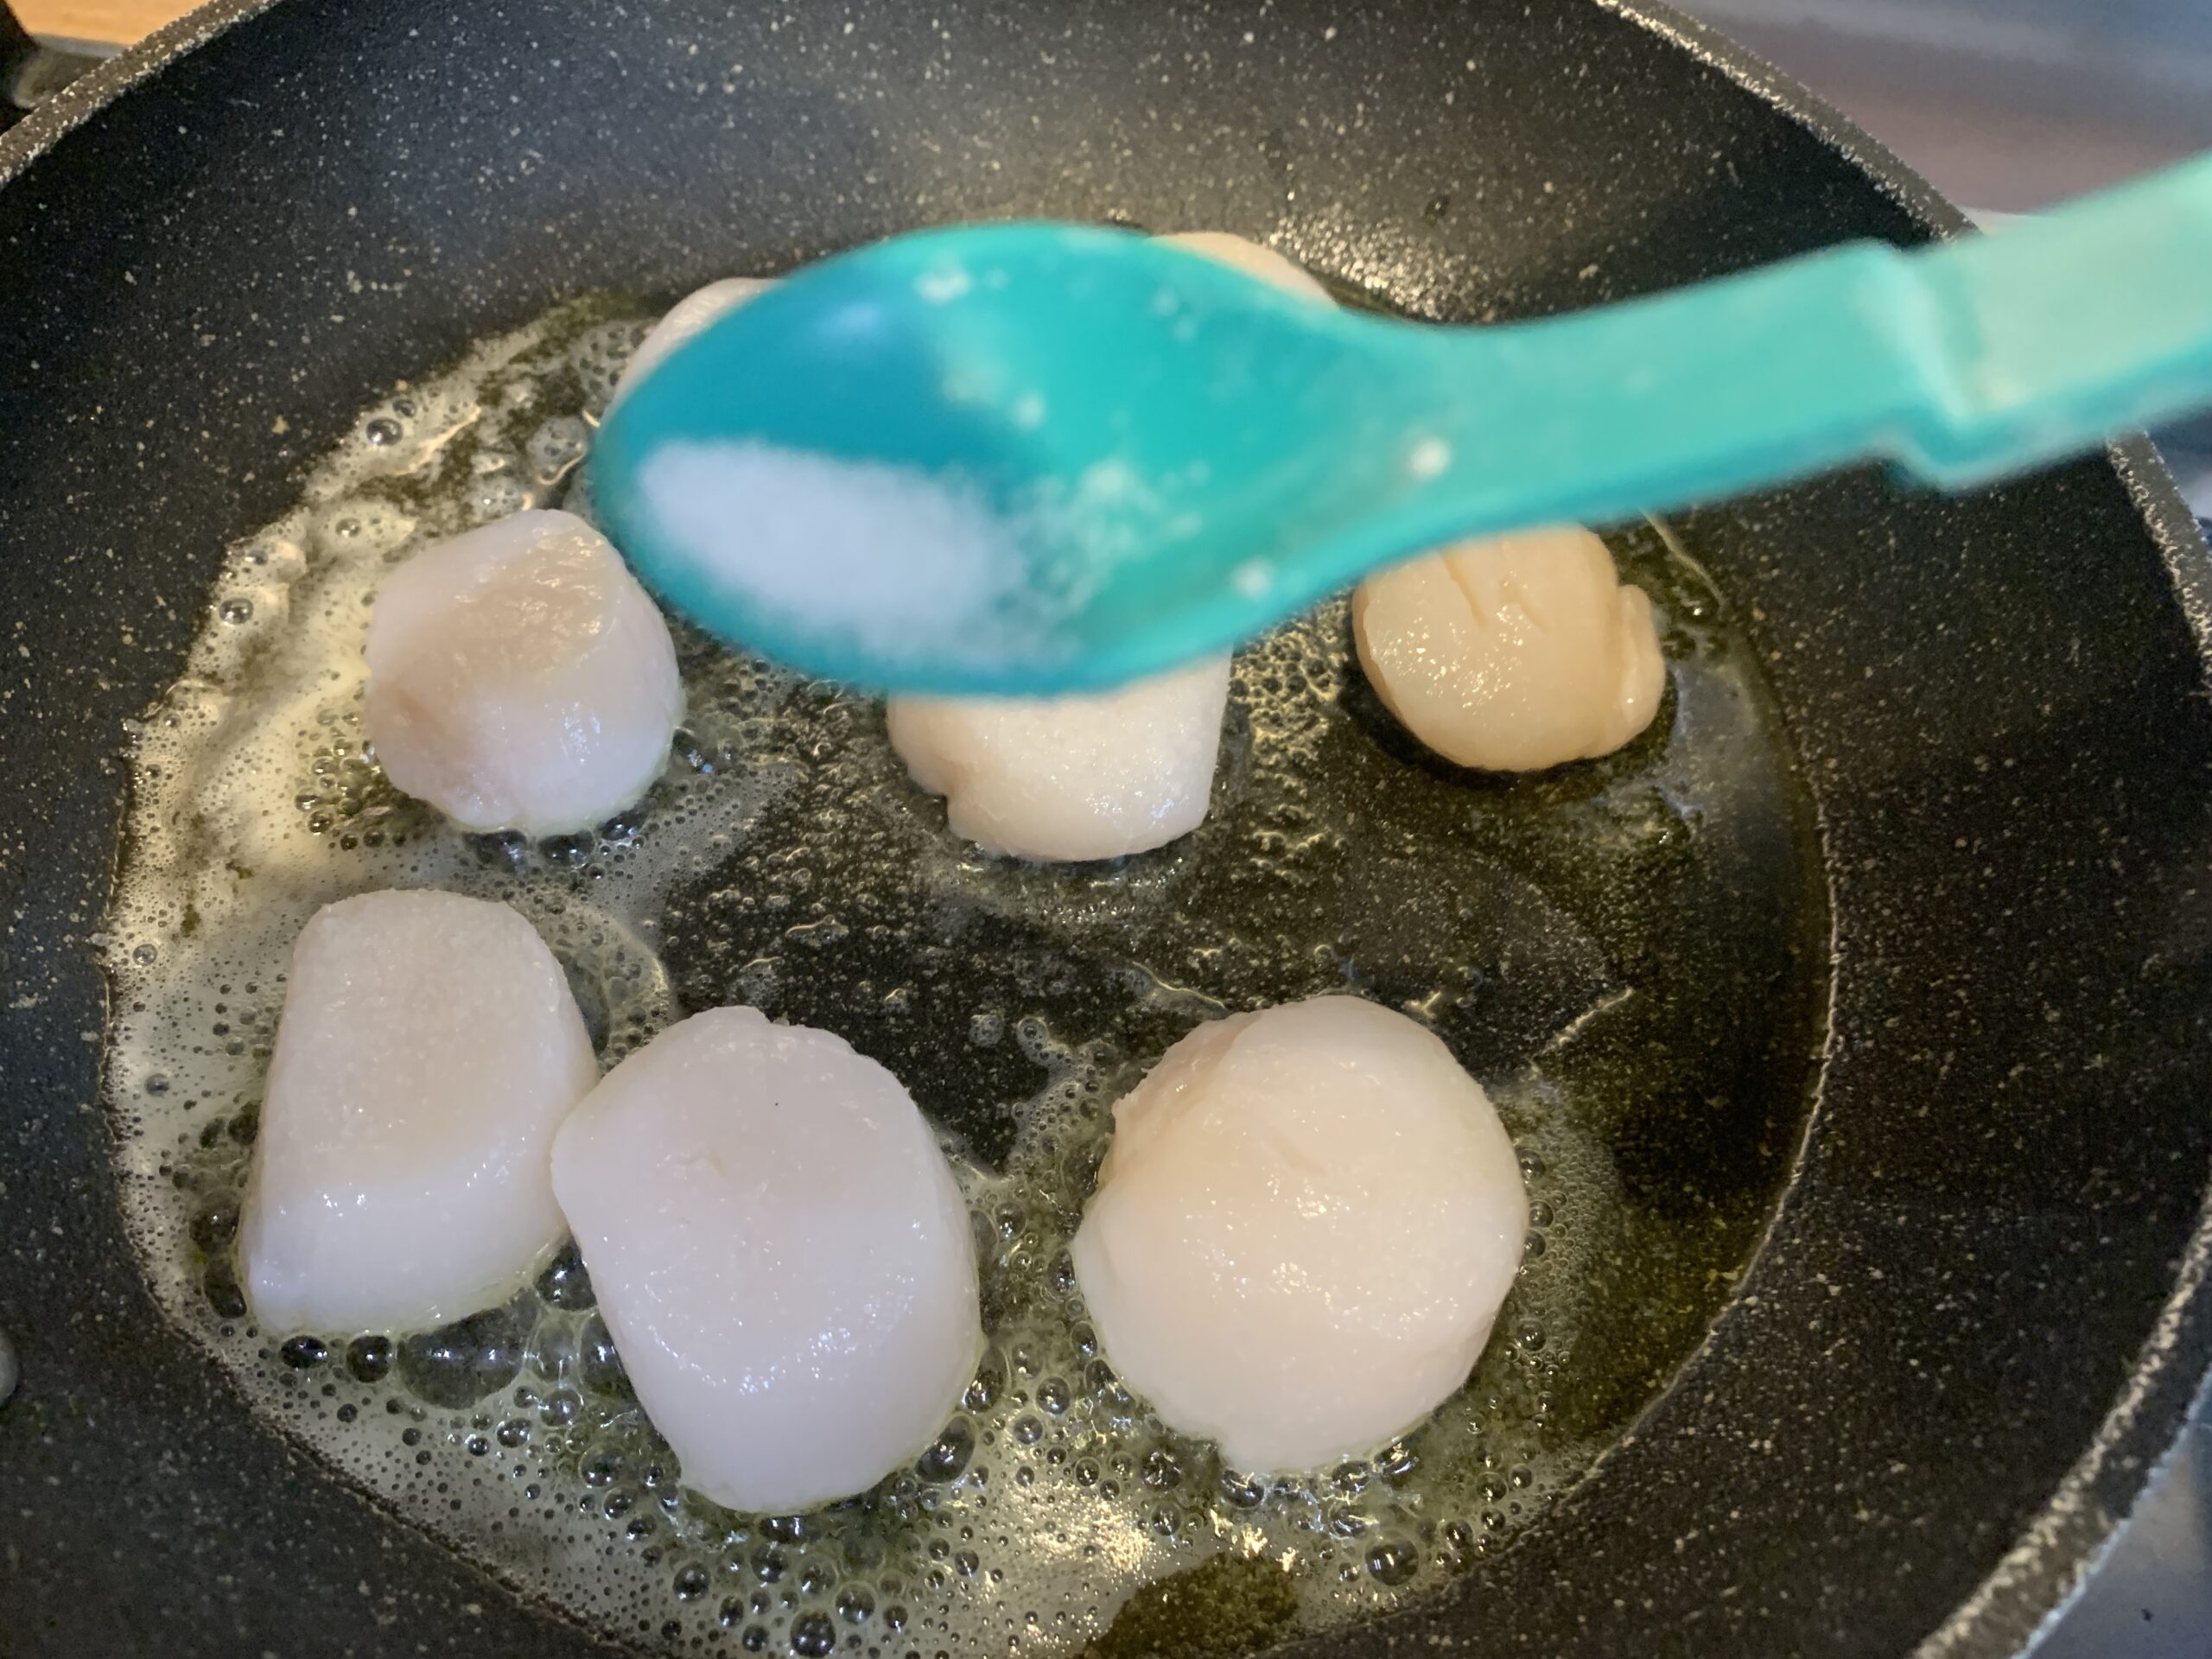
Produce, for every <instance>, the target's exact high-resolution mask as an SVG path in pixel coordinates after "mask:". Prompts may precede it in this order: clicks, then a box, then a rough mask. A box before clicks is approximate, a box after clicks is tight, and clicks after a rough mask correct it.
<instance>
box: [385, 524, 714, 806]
mask: <svg viewBox="0 0 2212 1659" xmlns="http://www.w3.org/2000/svg"><path fill="white" fill-rule="evenodd" d="M368 660H369V683H368V703H367V713H368V732H369V740H370V741H371V742H372V744H374V745H375V747H376V753H377V758H378V760H381V761H382V762H383V763H384V768H385V772H387V773H388V774H389V775H390V776H391V780H392V782H393V783H394V784H396V785H398V786H399V787H400V788H401V789H404V790H405V791H407V792H408V793H409V794H410V795H416V796H419V797H421V798H423V799H424V800H426V801H428V802H429V803H430V804H432V805H433V806H435V807H436V808H437V809H438V810H440V811H442V812H443V813H445V814H446V815H447V817H450V818H452V819H453V820H454V822H455V823H459V824H460V825H461V827H462V828H463V829H476V830H486V829H520V830H523V831H524V832H526V833H528V834H531V835H558V834H563V833H566V832H567V831H569V830H573V829H583V828H585V827H586V826H587V825H589V824H593V823H598V822H600V821H601V819H603V818H607V817H612V816H613V814H615V813H617V812H619V811H620V810H622V809H623V808H625V807H626V806H629V805H631V804H633V803H634V802H635V801H637V800H638V798H639V797H640V796H642V795H643V794H644V793H645V790H646V788H647V787H648V786H649V785H651V784H652V781H653V779H655V778H657V777H658V776H659V775H660V771H661V767H662V766H664V764H665V763H666V761H667V759H668V743H669V738H670V736H671V734H673V733H674V731H675V729H676V723H677V721H678V720H679V719H681V718H682V716H683V682H682V680H681V679H680V678H678V677H677V670H676V650H675V647H674V645H672V644H671V641H670V639H669V635H668V625H667V623H665V622H664V621H663V620H661V614H660V612H659V611H658V609H657V608H656V607H654V604H653V601H652V599H651V598H649V597H648V596H647V595H646V593H645V589H644V588H641V587H639V585H638V581H637V578H636V577H634V576H632V575H631V574H630V571H629V569H628V567H627V566H626V565H625V564H624V563H622V556H621V555H620V554H619V553H617V552H616V551H615V550H614V549H613V545H612V544H611V543H609V542H608V541H607V538H606V537H604V536H601V534H600V533H599V532H598V531H595V530H594V529H593V528H592V527H591V526H590V525H589V524H586V523H584V521H583V520H582V519H581V518H577V517H575V515H574V514H573V513H567V512H518V513H516V514H514V515H513V516H512V518H502V519H500V520H499V522H497V523H496V524H486V525H485V526H484V527H483V528H482V529H480V530H472V531H468V532H467V534H465V535H461V536H455V537H451V538H450V539H448V540H446V541H442V542H436V543H432V544H431V545H430V546H429V547H426V548H424V549H423V550H422V551H421V552H419V553H417V554H416V555H415V556H414V557H413V558H411V559H410V560H408V562H407V563H405V564H404V565H402V566H401V567H400V568H399V569H397V570H395V571H394V572H393V573H392V574H391V575H390V576H388V577H386V578H385V582H384V585H383V587H382V588H380V589H379V590H378V594H377V597H376V608H375V610H374V611H373V612H372V613H371V615H370V618H369V642H368Z"/></svg>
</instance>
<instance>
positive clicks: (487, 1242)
mask: <svg viewBox="0 0 2212 1659" xmlns="http://www.w3.org/2000/svg"><path fill="white" fill-rule="evenodd" d="M598 1078H599V1068H598V1065H597V1064H596V1062H595V1061H594V1058H593V1057H592V1047H591V1039H590V1038H589V1037H588V1035H587V1034H586V1033H585V1030H584V1022H583V1019H582V1015H580V1014H578V1013H577V1011H576V1004H575V997H574V996H573V995H570V993H569V982H568V980H567V978H566V976H563V973H562V971H561V966H560V964H559V963H557V962H556V961H555V960H554V959H553V953H552V952H551V951H550V950H547V949H546V948H545V944H544V942H543V940H541V939H540V938H538V937H537V931H535V930H534V929H533V928H531V925H530V924H529V923H528V922H526V921H524V919H523V918H521V917H520V916H518V915H517V914H516V913H515V912H513V911H512V910H510V909H508V908H507V907H506V906H505V905H495V904H489V903H486V901H485V900H483V899H465V898H463V897H461V895H460V894H459V893H433V892H387V893H363V894H362V895H360V896H359V898H354V899H340V901H339V902H338V903H336V904H334V905H330V906H325V907H324V908H323V909H322V910H320V911H318V912H315V916H314V917H313V918H310V919H309V921H308V925H306V926H305V927H304V928H302V930H301V931H300V937H299V939H298V942H297V943H296V944H295V945H294V947H293V950H292V973H291V978H290V980H289V982H288V983H287V984H286V986H285V991H284V1010H283V1015H282V1017H281V1019H280V1020H279V1022H278V1025H277V1045H276V1052H275V1053H274V1054H273V1055H272V1056H271V1058H270V1065H269V1078H268V1083H267V1085H266V1087H265V1090H264V1094H263V1098H262V1103H261V1128H260V1133H259V1135H258V1136H257V1138H256V1140H255V1141H254V1147H253V1168H252V1173H251V1178H250V1179H249V1180H248V1183H247V1186H246V1194H245V1207H244V1210H243V1211H242V1213H241V1215H240V1217H239V1223H238V1253H239V1258H240V1265H241V1267H242V1268H243V1269H244V1275H245V1290H246V1295H247V1298H248V1300H250V1301H251V1303H252V1306H253V1313H254V1317H255V1318H256V1319H257V1320H259V1321H260V1323H261V1325H262V1328H263V1329H264V1330H265V1331H269V1332H288V1331H320V1332H340V1333H344V1332H359V1331H389V1330H397V1329H410V1328H419V1327H423V1326H427V1325H439V1324H442V1323H443V1322H445V1321H447V1320H449V1319H458V1318H461V1317H462V1316H463V1315H466V1314H468V1313H475V1312H477V1311H478V1310H479V1309H481V1308H483V1307H486V1306H489V1305H491V1304H492V1303H493V1302H496V1301H498V1300H499V1299H500V1298H501V1297H503V1296H504V1295H505V1294H506V1293H507V1292H508V1291H509V1290H511V1289H512V1288H513V1287H515V1286H516V1285H517V1284H518V1283H519V1282H520V1281H522V1280H523V1279H524V1277H525V1276H526V1275H527V1274H529V1272H530V1271H531V1268H532V1267H533V1266H534V1265H535V1264H536V1263H537V1262H538V1261H539V1259H540V1258H541V1257H543V1256H544V1255H546V1254H547V1253H548V1252H549V1251H550V1250H551V1249H552V1248H553V1247H554V1245H556V1243H559V1242H560V1238H561V1232H562V1222H561V1211H560V1209H559V1207H558V1206H557V1205H556V1204H555V1203H554V1201H553V1174H552V1148H553V1132H554V1130H555V1129H556V1128H558V1127H559V1126H560V1122H561V1120H562V1119H563V1117H565V1116H567V1115H568V1113H569V1109H570V1108H571V1107H573V1106H575V1103H577V1102H578V1101H579V1100H582V1098H583V1096H584V1095H585V1094H586V1092H587V1091H588V1090H590V1088H591V1087H592V1085H593V1084H594V1083H596V1082H597V1081H598Z"/></svg>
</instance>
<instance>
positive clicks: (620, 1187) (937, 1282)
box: [553, 1008, 982, 1514]
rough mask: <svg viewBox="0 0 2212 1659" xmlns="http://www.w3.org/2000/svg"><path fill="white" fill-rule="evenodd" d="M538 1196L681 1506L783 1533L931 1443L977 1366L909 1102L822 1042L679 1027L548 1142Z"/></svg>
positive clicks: (955, 1263)
mask: <svg viewBox="0 0 2212 1659" xmlns="http://www.w3.org/2000/svg"><path fill="white" fill-rule="evenodd" d="M553 1185H554V1189H555V1191H556V1192H558V1193H559V1195H560V1199H561V1207H562V1209H563V1211H566V1212H567V1215H568V1217H569V1225H570V1226H571V1228H573V1230H575V1236H576V1242H577V1243H578V1244H579V1245H580V1246H581V1247H582V1251H583V1257H584V1263H585V1266H586V1267H587V1268H588V1269H589V1271H590V1273H591V1281H592V1288H593V1291H594V1294H596V1295H597V1297H598V1299H599V1307H600V1312H601V1314H602V1315H603V1316H604V1317H605V1318H606V1320H607V1328H608V1330H609V1331H610V1332H613V1338H614V1343H615V1346H616V1348H617V1350H618V1351H620V1354H621V1356H622V1360H623V1363H624V1364H625V1366H626V1369H627V1370H628V1372H629V1376H630V1380H631V1382H632V1384H633V1385H634V1386H635V1388H636V1389H637V1393H638V1399H639V1402H640V1403H641V1404H642V1405H643V1406H644V1407H645V1410H646V1412H647V1414H649V1415H650V1416H651V1417H652V1421H653V1425H654V1427H657V1428H658V1430H659V1431H660V1433H662V1435H663V1436H664V1437H665V1439H666V1440H667V1441H668V1443H669V1445H670V1446H671V1447H673V1448H674V1449H675V1452H676V1454H677V1458H678V1459H681V1461H682V1465H683V1478H684V1480H685V1482H686V1484H689V1485H690V1486H691V1487H693V1488H694V1489H695V1490H696V1491H699V1492H701V1493H702V1494H703V1495H704V1496H706V1497H709V1498H712V1499H714V1500H715V1502H717V1503H725V1504H728V1506H730V1507H731V1508H733V1509H736V1510H748V1511H765V1512H768V1513H774V1514H788V1513H792V1512H796V1511H798V1510H805V1509H808V1508H810V1507H812V1506H814V1505H816V1504H818V1503H825V1502H828V1501H829V1500H830V1499H833V1498H839V1497H846V1496H848V1495H849V1494H851V1493H854V1492H857V1491H863V1490H865V1489H866V1488H868V1487H869V1486H871V1485H873V1484H875V1482H876V1481H877V1480H879V1479H880V1478H882V1477H883V1476H884V1475H885V1474H887V1473H888V1472H889V1471H892V1470H893V1469H894V1468H897V1467H898V1466H899V1465H901V1464H902V1463H905V1462H906V1461H908V1460H910V1459H912V1458H913V1457H915V1455H916V1454H917V1453H918V1452H921V1451H922V1450H923V1449H924V1448H925V1446H928V1445H930V1444H931V1442H932V1441H933V1440H935V1439H936V1437H937V1436H938V1433H940V1432H941V1431H942V1430H943V1429H944V1426H945V1423H946V1421H947V1420H948V1418H949V1416H950V1414H951V1413H952V1411H953V1409H954V1406H955V1401H956V1399H957V1395H959V1394H960V1392H961V1390H962V1389H963V1387H964V1386H965V1385H966V1383H967V1382H968V1380H969V1376H971V1375H972V1374H973V1372H974V1369H975V1365H976V1357H977V1355H978V1353H979V1352H980V1351H981V1348H982V1328H981V1325H980V1324H979V1323H978V1319H977V1313H976V1261H975V1254H974V1251H975V1245H974V1242H973V1234H972V1232H971V1230H970V1227H969V1219H968V1211H967V1209H966V1207H965V1205H963V1202H962V1199H961V1197H960V1192H959V1189H958V1187H957V1186H956V1185H954V1183H953V1179H952V1173H951V1171H950V1169H949V1168H948V1167H947V1166H946V1164H945V1160H944V1154H942V1153H941V1152H939V1150H938V1144H937V1139H936V1136H935V1135H933V1134H932V1133H931V1130H930V1127H929V1125H928V1124H927V1123H926V1122H924V1121H923V1118H922V1115H921V1113H920V1112H918V1110H916V1109H915V1107H914V1103H913V1101H912V1098H911V1097H909V1096H908V1095H907V1093H906V1090H905V1089H904V1088H902V1087H900V1085H899V1080H898V1079H897V1078H896V1077H893V1076H892V1075H891V1073H890V1072H888V1071H885V1070H884V1069H883V1068H882V1067H881V1066H880V1065H877V1064H876V1063H875V1062H874V1061H873V1060H871V1059H868V1058H864V1057H863V1056H861V1055H860V1054H856V1053H855V1052H853V1050H852V1048H851V1047H850V1046H848V1045H847V1044H846V1043H845V1041H844V1040H843V1039H842V1038H839V1037H836V1036H833V1035H832V1034H830V1033H828V1032H826V1031H813V1030H809V1029H807V1028H805V1027H797V1026H774V1025H771V1024H769V1022H768V1021H767V1020H766V1019H765V1018H763V1017H762V1016H761V1015H760V1014H759V1013H757V1012H756V1011H754V1010H753V1009H751V1008H715V1009H712V1010H710V1011H709V1012H707V1013H704V1014H694V1015H693V1016H692V1017H691V1018H690V1019H689V1020H684V1021H683V1022H682V1023H681V1024H679V1025H677V1026H674V1027H671V1028H670V1029H669V1030H667V1031H665V1032H664V1033H661V1035H659V1036H658V1037H657V1038H655V1039H653V1040H652V1042H651V1043H649V1044H647V1045H646V1046H645V1047H644V1048H643V1049H641V1050H639V1052H637V1053H635V1054H633V1055H632V1056H631V1057H630V1058H627V1059H626V1060H624V1061H623V1062H622V1064H621V1065H618V1066H616V1067H615V1068H614V1070H613V1071H611V1072H609V1073H608V1074H607V1080H606V1081H605V1082H604V1083H602V1084H600V1086H599V1087H598V1088H597V1089H596V1090H594V1091H593V1092H592V1094H591V1096H589V1097H588V1099H587V1100H586V1101H585V1102H584V1103H583V1104H582V1106H580V1107H578V1108H577V1109H576V1111H575V1116H572V1117H571V1118H570V1119H569V1122H567V1123H566V1124H564V1125H563V1127H562V1129H561V1132H560V1135H559V1137H558V1138H557V1140H556V1142H555V1145H554V1149H553Z"/></svg>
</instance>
